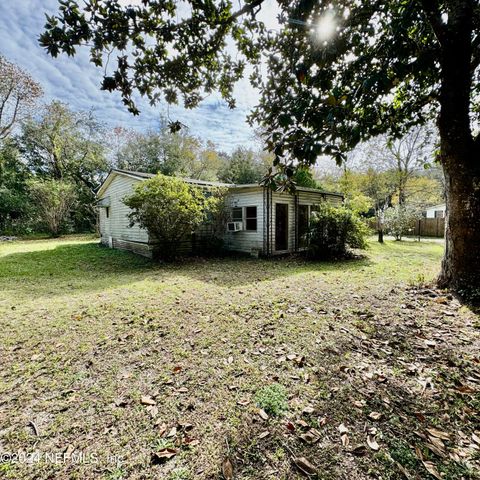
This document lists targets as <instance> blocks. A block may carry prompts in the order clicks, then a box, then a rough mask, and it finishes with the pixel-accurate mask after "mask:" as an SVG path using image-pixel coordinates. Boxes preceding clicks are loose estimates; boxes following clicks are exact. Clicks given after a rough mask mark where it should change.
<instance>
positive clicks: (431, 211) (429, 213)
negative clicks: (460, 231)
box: [425, 203, 447, 218]
mask: <svg viewBox="0 0 480 480" xmlns="http://www.w3.org/2000/svg"><path fill="white" fill-rule="evenodd" d="M446 209H447V206H446V205H445V203H441V204H440V205H433V206H432V207H428V208H427V210H426V211H425V213H426V215H425V217H426V218H445V211H446Z"/></svg>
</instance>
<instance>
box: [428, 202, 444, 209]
mask: <svg viewBox="0 0 480 480" xmlns="http://www.w3.org/2000/svg"><path fill="white" fill-rule="evenodd" d="M440 207H441V208H447V205H446V204H445V203H439V204H438V205H431V206H430V207H427V208H426V209H425V210H431V209H432V208H440Z"/></svg>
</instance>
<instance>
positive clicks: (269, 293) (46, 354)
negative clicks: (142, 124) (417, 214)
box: [0, 237, 480, 480]
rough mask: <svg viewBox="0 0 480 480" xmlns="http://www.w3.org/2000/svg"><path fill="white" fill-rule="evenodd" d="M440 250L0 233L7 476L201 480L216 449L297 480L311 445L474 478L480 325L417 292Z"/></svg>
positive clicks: (247, 473) (325, 465)
mask: <svg viewBox="0 0 480 480" xmlns="http://www.w3.org/2000/svg"><path fill="white" fill-rule="evenodd" d="M441 254H442V246H441V245H439V244H438V243H429V242H421V243H420V244H419V243H417V242H386V243H385V244H384V245H379V244H377V243H372V244H371V247H370V249H369V250H368V251H367V253H366V256H365V257H363V258H359V259H357V260H351V261H347V262H342V263H335V262H331V263H308V262H304V261H303V260H300V259H295V258H287V259H277V260H254V259H223V260H201V259H192V260H189V261H186V262H185V263H183V264H177V265H168V266H165V265H154V264H152V263H150V262H149V261H148V260H145V259H143V258H141V257H136V256H134V255H131V254H129V253H125V252H119V251H112V250H108V249H105V248H101V247H99V246H98V245H97V244H96V243H95V242H94V241H92V240H91V239H88V238H83V239H82V238H79V237H77V238H74V239H69V238H67V239H64V240H55V241H52V240H39V241H21V242H12V243H5V244H0V327H1V328H0V359H1V370H0V453H11V454H17V455H20V456H19V457H15V456H12V457H11V458H9V457H8V456H3V457H2V460H3V462H0V476H2V477H5V478H12V479H32V480H33V479H47V478H55V479H77V478H81V479H99V478H100V479H117V480H118V479H126V478H128V479H143V478H165V479H172V480H173V479H177V480H179V479H186V480H188V479H214V478H221V477H222V473H221V472H222V463H224V461H225V459H226V458H229V459H230V461H231V463H232V465H233V470H234V474H235V478H238V479H244V480H247V479H252V480H253V479H255V480H256V479H273V478H275V479H296V478H301V477H302V473H301V471H300V468H299V467H302V466H303V467H305V465H304V464H303V463H302V462H301V461H299V458H301V457H304V458H305V459H307V460H308V461H309V462H310V463H311V464H312V466H313V468H314V469H315V472H316V475H317V477H318V478H322V479H343V478H345V479H347V478H348V479H352V478H355V479H366V478H382V479H401V478H412V479H414V478H415V479H416V478H422V479H423V478H425V479H428V478H435V477H434V476H432V472H433V475H437V474H438V475H439V478H444V479H445V480H460V479H473V478H478V471H479V470H478V469H479V463H480V454H479V449H480V445H479V444H478V437H479V436H480V421H479V418H480V393H479V389H480V363H479V362H480V360H479V358H478V356H479V351H480V348H479V347H480V342H479V337H480V330H479V329H478V324H479V320H478V316H476V315H475V314H474V313H473V312H471V311H469V310H468V309H466V308H465V307H462V306H461V305H460V304H459V303H458V302H457V301H456V300H455V299H453V298H452V297H450V296H448V294H446V293H445V292H438V291H436V290H433V289H431V288H428V287H425V285H424V283H425V282H429V281H430V280H431V279H432V278H433V277H434V276H435V274H436V272H437V269H438V265H439V262H440V258H441ZM272 385H281V386H283V388H282V389H281V390H282V391H281V392H280V391H276V390H275V392H273V393H274V394H273V395H272V392H267V393H268V394H266V393H265V392H266V391H267V389H266V387H268V386H272ZM260 392H261V393H260ZM285 396H286V398H285ZM265 399H267V400H268V403H269V404H270V403H271V402H270V401H271V400H272V399H273V400H275V401H274V402H273V403H272V405H273V404H274V405H275V407H276V406H278V405H281V411H282V412H283V413H282V415H281V416H274V415H269V417H268V418H262V415H259V413H261V412H259V407H258V405H257V403H258V404H262V405H263V403H261V402H263V401H264V400H265ZM267 400H265V401H267ZM277 404H278V405H277ZM287 407H288V408H287ZM377 446H378V449H376V448H377ZM372 447H373V448H372ZM55 454H58V456H57V457H55V456H54V455H55ZM22 455H28V456H27V457H26V458H27V459H29V460H30V463H27V462H25V457H24V456H22ZM429 470H430V472H431V473H428V471H429Z"/></svg>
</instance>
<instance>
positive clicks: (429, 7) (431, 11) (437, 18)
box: [421, 0, 447, 45]
mask: <svg viewBox="0 0 480 480" xmlns="http://www.w3.org/2000/svg"><path fill="white" fill-rule="evenodd" d="M421 4H422V7H423V10H424V12H425V15H426V17H427V20H428V22H429V23H430V25H431V27H432V30H433V33H434V34H435V36H436V37H437V40H438V42H439V43H440V45H443V44H444V43H445V40H446V38H445V37H446V33H447V30H446V28H445V25H444V23H443V21H442V16H441V14H440V10H439V8H438V6H439V5H438V1H436V0H421Z"/></svg>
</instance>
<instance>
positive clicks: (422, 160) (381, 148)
mask: <svg viewBox="0 0 480 480" xmlns="http://www.w3.org/2000/svg"><path fill="white" fill-rule="evenodd" d="M435 142H436V132H435V129H434V128H433V127H432V126H431V125H428V124H427V125H424V126H419V125H417V126H415V127H412V128H411V129H410V130H409V131H408V132H406V134H405V135H403V136H401V137H399V138H395V137H393V138H392V137H388V136H386V135H379V136H378V137H375V138H372V139H371V140H370V141H368V142H366V144H365V146H364V148H363V149H362V151H363V154H364V155H365V156H366V158H368V161H365V160H364V161H363V163H364V164H367V165H371V164H372V163H373V164H377V165H378V164H380V165H382V164H383V166H384V167H383V168H384V169H385V170H391V171H392V172H394V174H395V183H396V190H397V195H398V203H399V204H400V205H403V204H404V203H405V202H406V201H407V188H408V183H409V181H410V179H411V178H412V176H413V175H414V174H415V173H418V172H419V171H420V172H421V171H422V170H425V169H427V168H430V167H431V166H432V165H433V163H434V161H435V146H436V145H435Z"/></svg>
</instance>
